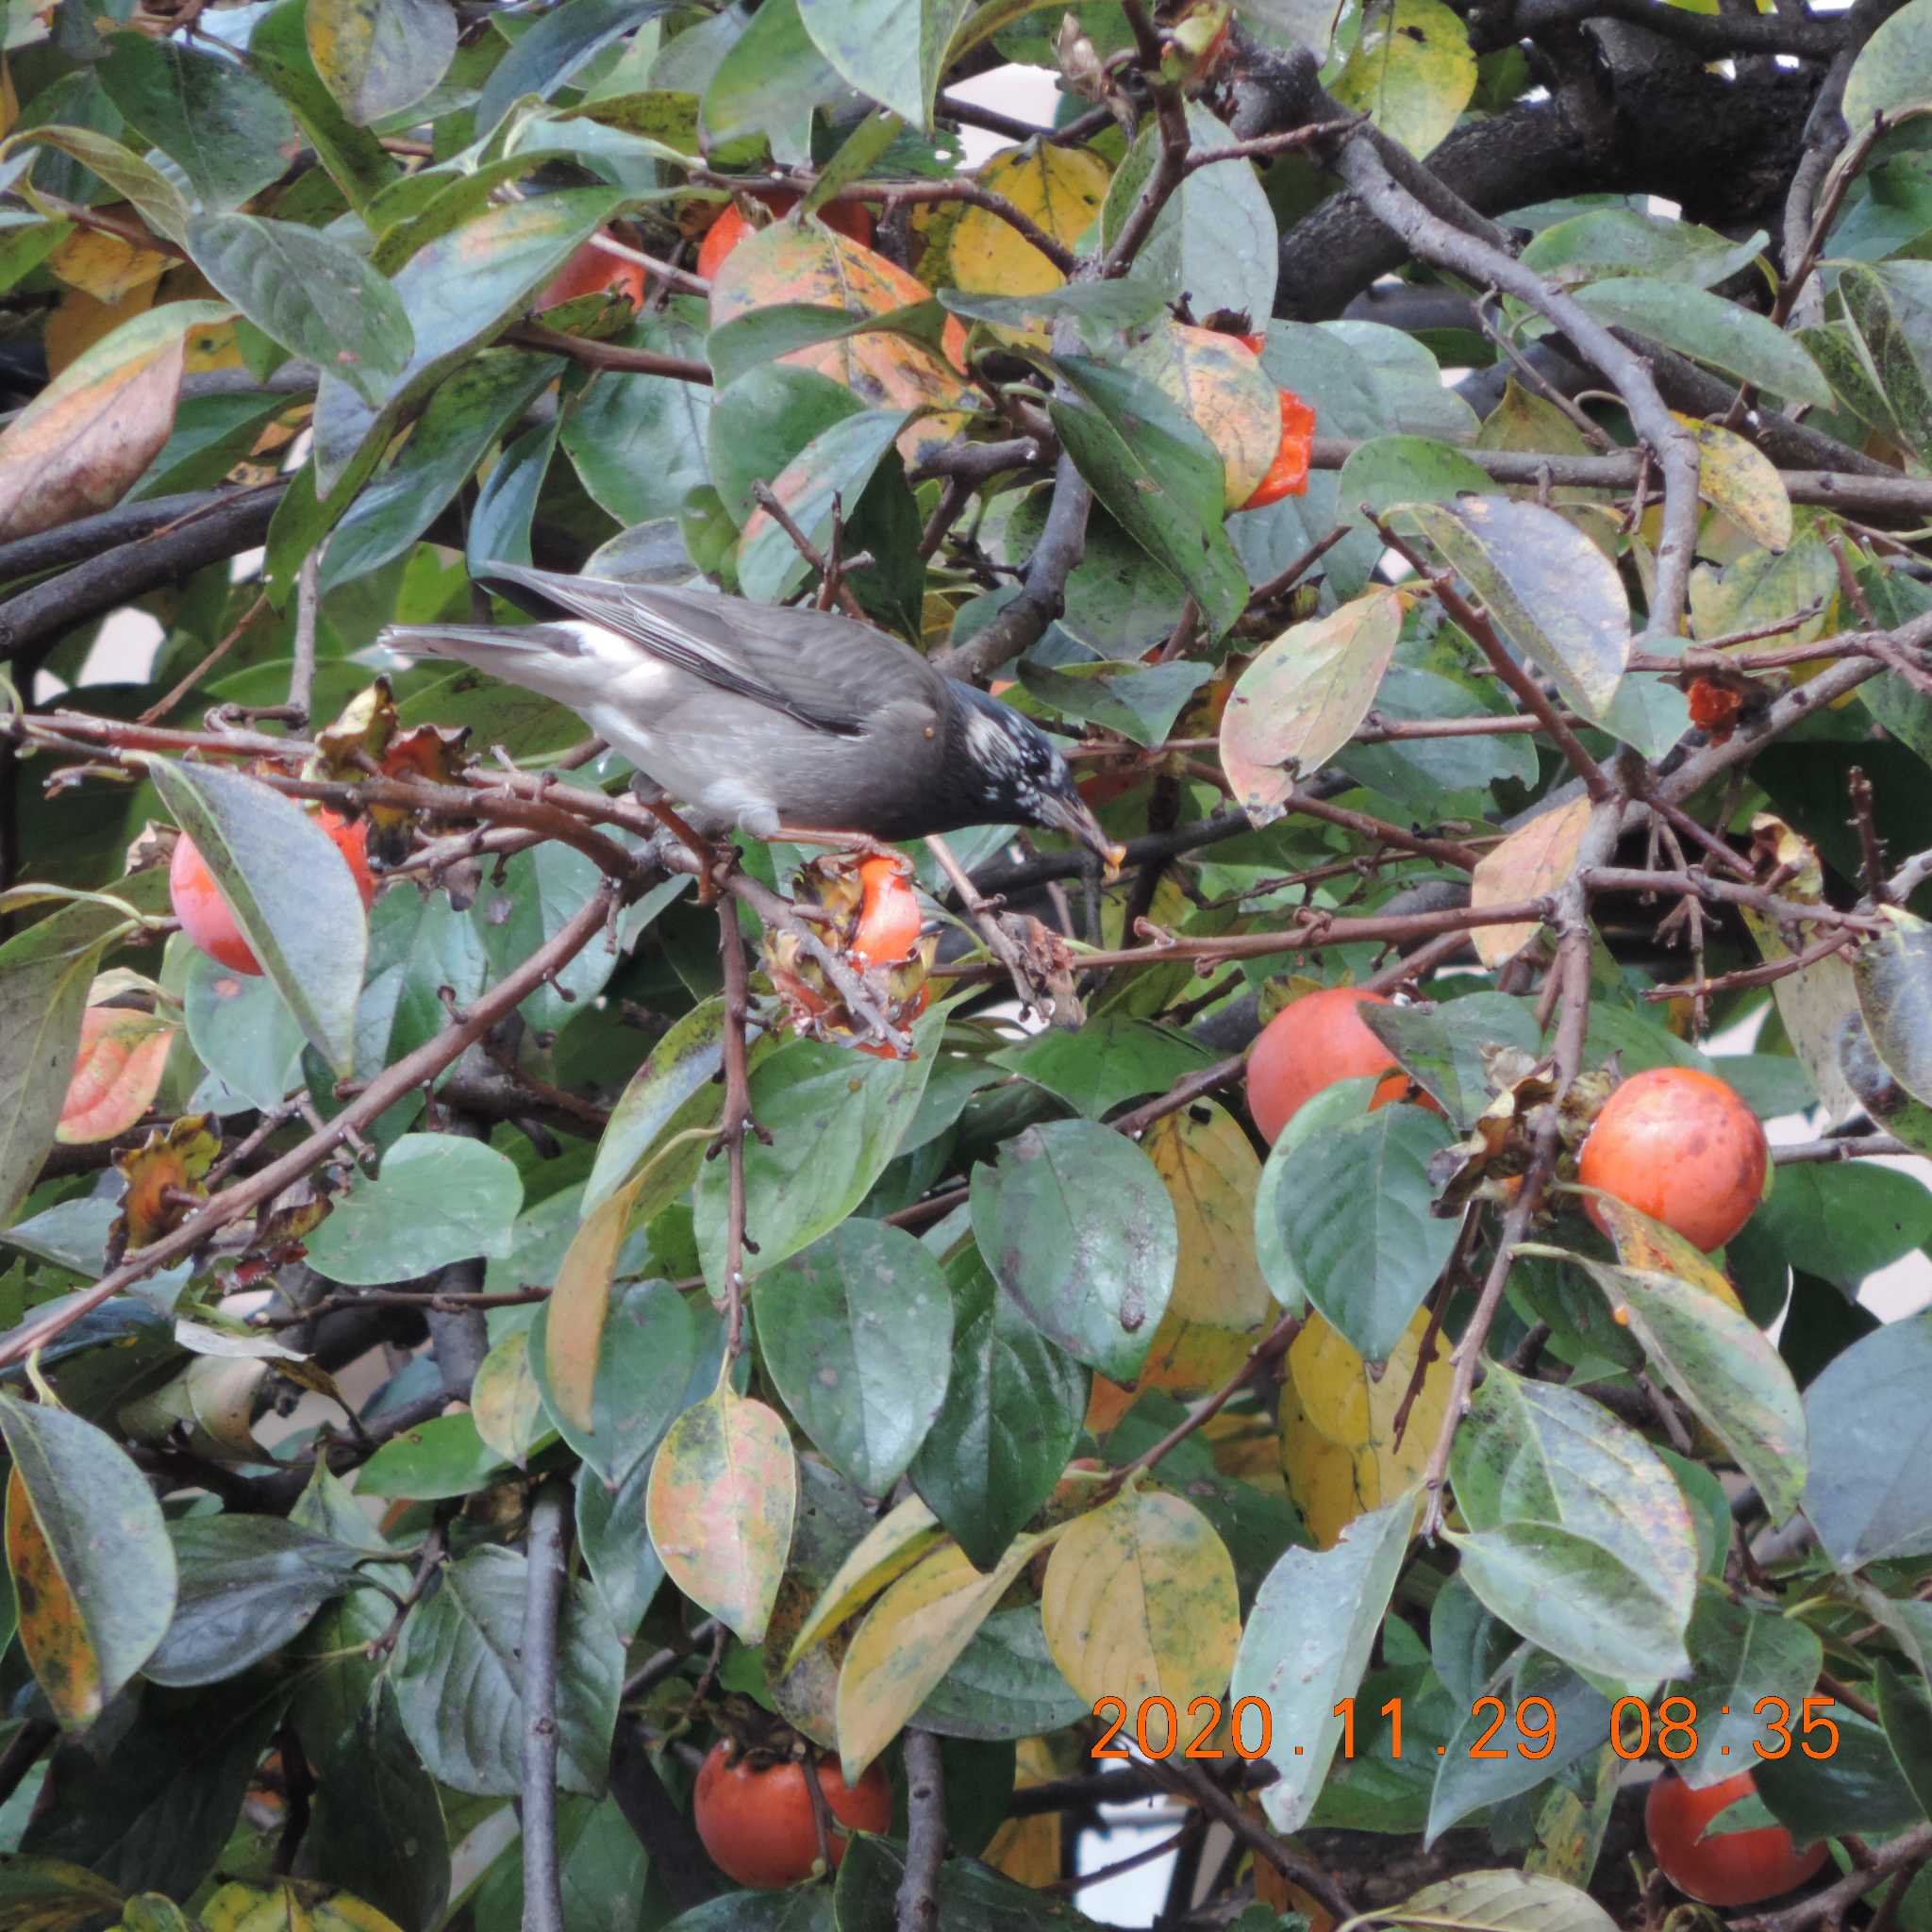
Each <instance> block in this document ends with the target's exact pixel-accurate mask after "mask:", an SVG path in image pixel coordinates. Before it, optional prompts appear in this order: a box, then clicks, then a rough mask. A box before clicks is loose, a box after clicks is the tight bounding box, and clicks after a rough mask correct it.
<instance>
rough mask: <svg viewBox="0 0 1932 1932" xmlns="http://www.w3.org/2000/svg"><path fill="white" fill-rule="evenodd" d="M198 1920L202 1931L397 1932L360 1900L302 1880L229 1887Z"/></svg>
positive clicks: (223, 1888)
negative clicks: (266, 1884)
mask: <svg viewBox="0 0 1932 1932" xmlns="http://www.w3.org/2000/svg"><path fill="white" fill-rule="evenodd" d="M200 1916H201V1923H202V1926H203V1932H398V1928H397V1926H396V1924H395V1922H394V1921H393V1920H391V1919H386V1918H384V1917H383V1915H382V1914H381V1913H380V1912H378V1911H377V1910H376V1909H375V1907H374V1906H372V1905H366V1904H364V1903H363V1901H362V1900H361V1899H359V1898H354V1897H352V1896H351V1895H350V1894H349V1893H348V1892H346V1891H338V1890H336V1889H335V1888H334V1887H333V1886H328V1885H318V1884H315V1883H313V1882H312V1881H309V1880H305V1879H298V1878H282V1879H278V1880H276V1881H275V1884H273V1885H268V1886H260V1885H242V1884H241V1883H239V1882H237V1883H231V1884H228V1885H225V1886H223V1887H222V1888H221V1890H219V1891H217V1892H216V1893H215V1895H214V1896H213V1897H212V1898H211V1899H209V1900H208V1903H207V1905H205V1906H203V1907H202V1908H201V1915H200Z"/></svg>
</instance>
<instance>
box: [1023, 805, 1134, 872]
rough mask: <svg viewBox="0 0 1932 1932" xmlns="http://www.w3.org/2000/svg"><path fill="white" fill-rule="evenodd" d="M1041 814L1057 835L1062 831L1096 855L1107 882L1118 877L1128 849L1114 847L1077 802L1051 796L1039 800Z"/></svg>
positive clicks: (1098, 823) (1096, 821) (1118, 846)
mask: <svg viewBox="0 0 1932 1932" xmlns="http://www.w3.org/2000/svg"><path fill="white" fill-rule="evenodd" d="M1040 815H1041V818H1042V819H1043V820H1045V822H1046V824H1048V825H1049V826H1051V827H1052V828H1053V830H1055V831H1056V832H1064V833H1066V835H1067V836H1068V837H1069V838H1070V839H1077V840H1079V841H1080V843H1081V844H1083V845H1084V846H1086V847H1087V849H1088V850H1089V851H1090V852H1096V853H1098V854H1099V855H1100V862H1101V864H1102V865H1103V866H1105V867H1106V869H1107V876H1108V878H1109V879H1112V878H1118V877H1119V876H1120V870H1121V862H1122V860H1124V858H1126V856H1127V848H1126V847H1125V846H1124V845H1116V844H1115V843H1114V841H1112V840H1111V839H1109V838H1108V836H1107V834H1106V833H1105V832H1104V831H1102V830H1101V828H1100V821H1099V820H1098V819H1097V818H1095V817H1094V816H1093V814H1092V813H1091V811H1089V810H1088V808H1087V807H1086V805H1085V804H1084V803H1083V802H1082V801H1081V800H1080V799H1078V798H1062V797H1059V796H1058V795H1057V794H1055V795H1050V796H1049V797H1047V798H1046V799H1044V800H1042V802H1041V810H1040Z"/></svg>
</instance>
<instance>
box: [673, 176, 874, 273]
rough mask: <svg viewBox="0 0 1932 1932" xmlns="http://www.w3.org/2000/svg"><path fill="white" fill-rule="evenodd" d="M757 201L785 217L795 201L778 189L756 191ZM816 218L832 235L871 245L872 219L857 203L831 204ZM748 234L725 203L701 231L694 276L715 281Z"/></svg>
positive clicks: (733, 208) (748, 228)
mask: <svg viewBox="0 0 1932 1932" xmlns="http://www.w3.org/2000/svg"><path fill="white" fill-rule="evenodd" d="M758 200H759V201H761V202H762V203H763V204H764V205H765V206H766V207H767V208H770V209H771V211H772V212H773V214H774V215H783V214H789V213H790V212H791V210H792V209H793V208H796V207H797V206H798V197H797V195H795V194H791V193H788V192H786V191H785V190H784V189H782V188H774V189H769V190H765V189H760V190H758ZM818 218H819V220H820V221H822V222H823V223H824V225H825V226H826V227H828V228H830V229H832V230H833V231H834V232H835V233H837V234H840V235H845V236H848V237H849V238H850V239H851V240H852V241H854V242H861V243H863V244H864V245H865V246H867V247H870V246H871V245H872V216H871V214H870V213H868V212H867V210H866V207H865V204H864V203H863V202H860V201H833V202H827V203H826V204H825V206H824V208H820V209H819V210H818ZM751 231H752V229H751V224H750V223H749V222H748V221H746V220H745V218H744V216H743V215H742V214H741V213H740V212H739V208H738V205H737V203H735V202H729V201H727V202H726V203H725V204H724V212H723V213H722V214H721V215H719V217H718V219H717V220H716V221H715V222H713V223H712V224H711V225H710V226H709V227H708V228H707V229H706V230H705V239H704V240H703V241H702V242H699V243H698V273H699V275H703V276H704V278H705V279H706V280H707V281H713V280H715V279H716V278H717V274H718V271H719V269H720V268H722V267H723V266H724V258H725V257H726V256H727V255H729V254H730V253H731V251H732V250H733V249H734V248H736V247H737V246H738V244H739V243H740V242H742V241H743V240H744V238H745V237H746V236H747V235H748V234H750V233H751Z"/></svg>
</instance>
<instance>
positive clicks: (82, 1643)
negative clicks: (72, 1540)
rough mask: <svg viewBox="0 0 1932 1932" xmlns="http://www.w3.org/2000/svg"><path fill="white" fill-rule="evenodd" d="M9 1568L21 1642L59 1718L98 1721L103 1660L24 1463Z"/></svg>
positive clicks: (14, 1490)
mask: <svg viewBox="0 0 1932 1932" xmlns="http://www.w3.org/2000/svg"><path fill="white" fill-rule="evenodd" d="M7 1567H8V1569H9V1570H10V1571H11V1572H12V1573H13V1589H14V1594H15V1595H16V1596H17V1597H18V1598H19V1600H20V1647H21V1648H22V1649H23V1650H24V1651H25V1653H26V1658H27V1662H28V1663H29V1664H30V1665H32V1667H33V1673H34V1675H35V1676H36V1677H37V1678H38V1679H39V1680H40V1686H41V1689H42V1691H44V1692H45V1693H46V1697H47V1702H48V1704H49V1705H50V1706H51V1707H53V1711H54V1715H55V1717H56V1718H57V1719H58V1720H59V1722H60V1723H61V1724H68V1725H74V1724H92V1722H93V1720H94V1719H95V1718H97V1717H98V1716H99V1715H100V1714H101V1707H102V1706H103V1705H104V1704H105V1703H106V1701H107V1700H106V1699H105V1698H104V1697H103V1696H102V1694H101V1661H100V1658H99V1657H97V1656H96V1655H95V1654H94V1647H93V1645H92V1643H90V1642H89V1641H88V1635H87V1625H86V1624H85V1623H84V1622H83V1621H82V1618H81V1614H80V1606H79V1605H78V1604H77V1603H76V1602H75V1597H74V1592H73V1591H72V1590H71V1589H69V1588H68V1584H67V1578H66V1577H65V1576H64V1575H62V1574H61V1572H60V1562H59V1558H58V1557H56V1556H55V1554H54V1550H53V1546H52V1545H51V1544H50V1543H49V1542H48V1541H47V1539H46V1537H45V1536H44V1535H42V1531H41V1525H40V1522H39V1520H38V1519H37V1518H36V1517H35V1515H34V1509H33V1505H32V1503H31V1502H30V1501H29V1500H28V1498H27V1492H26V1484H25V1483H24V1482H23V1481H22V1480H21V1475H20V1470H19V1469H18V1467H15V1468H14V1469H13V1470H11V1471H10V1472H9V1473H8V1478H7Z"/></svg>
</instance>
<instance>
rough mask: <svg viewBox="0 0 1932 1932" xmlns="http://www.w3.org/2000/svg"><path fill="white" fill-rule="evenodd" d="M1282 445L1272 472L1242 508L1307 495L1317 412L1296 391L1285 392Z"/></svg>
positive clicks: (1263, 506)
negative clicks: (1309, 462)
mask: <svg viewBox="0 0 1932 1932" xmlns="http://www.w3.org/2000/svg"><path fill="white" fill-rule="evenodd" d="M1280 393H1281V445H1280V447H1279V448H1278V449H1277V450H1276V451H1275V452H1274V462H1273V463H1271V464H1270V465H1269V468H1268V474H1267V475H1265V476H1263V477H1262V478H1261V480H1260V481H1259V482H1258V483H1257V484H1256V485H1255V487H1254V489H1253V491H1250V492H1249V494H1248V495H1247V497H1246V498H1245V499H1244V500H1243V501H1242V503H1241V506H1240V508H1242V509H1265V508H1267V507H1268V505H1270V504H1271V503H1279V502H1280V501H1281V499H1282V498H1283V497H1284V496H1304V495H1306V494H1307V488H1308V455H1309V452H1310V450H1311V448H1312V446H1313V443H1314V436H1315V412H1314V410H1313V409H1311V408H1309V407H1308V406H1307V404H1306V403H1305V402H1303V401H1302V399H1301V397H1299V396H1298V395H1296V394H1295V392H1294V391H1293V390H1291V389H1285V390H1283V391H1281V392H1280Z"/></svg>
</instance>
